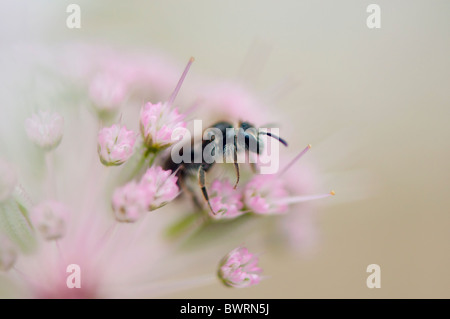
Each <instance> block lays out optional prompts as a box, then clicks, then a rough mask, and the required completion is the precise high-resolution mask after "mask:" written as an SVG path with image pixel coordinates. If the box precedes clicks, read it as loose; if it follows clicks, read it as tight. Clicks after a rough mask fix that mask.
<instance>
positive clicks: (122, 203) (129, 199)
mask: <svg viewBox="0 0 450 319" xmlns="http://www.w3.org/2000/svg"><path fill="white" fill-rule="evenodd" d="M148 195H149V194H148V192H147V190H146V189H145V188H143V187H142V186H141V185H140V184H138V183H136V182H135V181H131V182H129V183H128V184H126V185H125V186H123V187H120V188H118V189H116V191H115V192H114V194H113V197H112V206H113V210H114V214H115V216H116V219H117V220H118V221H120V222H127V223H132V222H135V221H137V220H138V219H139V218H140V217H141V216H142V215H143V214H144V213H145V212H147V211H148Z"/></svg>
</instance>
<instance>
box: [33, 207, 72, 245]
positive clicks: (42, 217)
mask: <svg viewBox="0 0 450 319" xmlns="http://www.w3.org/2000/svg"><path fill="white" fill-rule="evenodd" d="M68 215H69V213H68V210H67V208H66V206H65V205H63V204H62V203H59V202H56V201H46V202H43V203H41V204H39V205H38V206H36V207H34V208H33V209H32V211H31V220H32V222H33V225H34V226H35V227H36V229H37V230H38V231H39V232H40V233H41V235H42V236H43V237H44V238H45V239H46V240H53V239H59V238H61V237H62V236H64V234H65V233H66V226H67V225H66V224H67V219H68Z"/></svg>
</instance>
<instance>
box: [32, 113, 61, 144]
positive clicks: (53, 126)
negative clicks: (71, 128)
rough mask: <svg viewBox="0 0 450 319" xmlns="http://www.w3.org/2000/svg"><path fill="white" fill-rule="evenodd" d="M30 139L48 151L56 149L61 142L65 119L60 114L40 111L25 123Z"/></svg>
mask: <svg viewBox="0 0 450 319" xmlns="http://www.w3.org/2000/svg"><path fill="white" fill-rule="evenodd" d="M25 129H26V132H27V135H28V138H29V139H30V140H31V141H33V142H34V143H35V144H36V145H38V146H39V147H41V148H42V149H44V150H46V151H50V150H52V149H54V148H56V147H57V146H58V145H59V143H60V142H61V139H62V136H63V129H64V119H63V117H62V116H61V115H59V114H58V113H50V112H48V111H39V112H38V113H36V114H33V115H32V116H31V117H30V118H28V119H27V120H26V121H25Z"/></svg>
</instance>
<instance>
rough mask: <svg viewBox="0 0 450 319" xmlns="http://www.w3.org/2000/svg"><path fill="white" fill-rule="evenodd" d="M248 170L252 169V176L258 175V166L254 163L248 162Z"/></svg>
mask: <svg viewBox="0 0 450 319" xmlns="http://www.w3.org/2000/svg"><path fill="white" fill-rule="evenodd" d="M250 168H251V169H252V172H253V174H258V165H256V163H253V162H250Z"/></svg>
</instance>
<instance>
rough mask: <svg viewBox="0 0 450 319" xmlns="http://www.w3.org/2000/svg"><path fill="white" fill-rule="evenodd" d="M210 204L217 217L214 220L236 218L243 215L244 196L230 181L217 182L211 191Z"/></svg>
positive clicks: (213, 184)
mask: <svg viewBox="0 0 450 319" xmlns="http://www.w3.org/2000/svg"><path fill="white" fill-rule="evenodd" d="M209 201H210V203H211V207H212V209H213V210H214V212H215V213H216V215H214V214H212V212H210V216H211V217H213V218H234V217H237V216H239V215H241V214H242V211H241V209H242V207H243V206H244V205H243V204H242V194H241V193H240V192H238V191H237V190H235V189H234V188H233V186H232V185H231V183H230V181H228V180H223V181H220V180H215V181H214V182H213V183H212V185H211V189H210V200H209Z"/></svg>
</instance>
